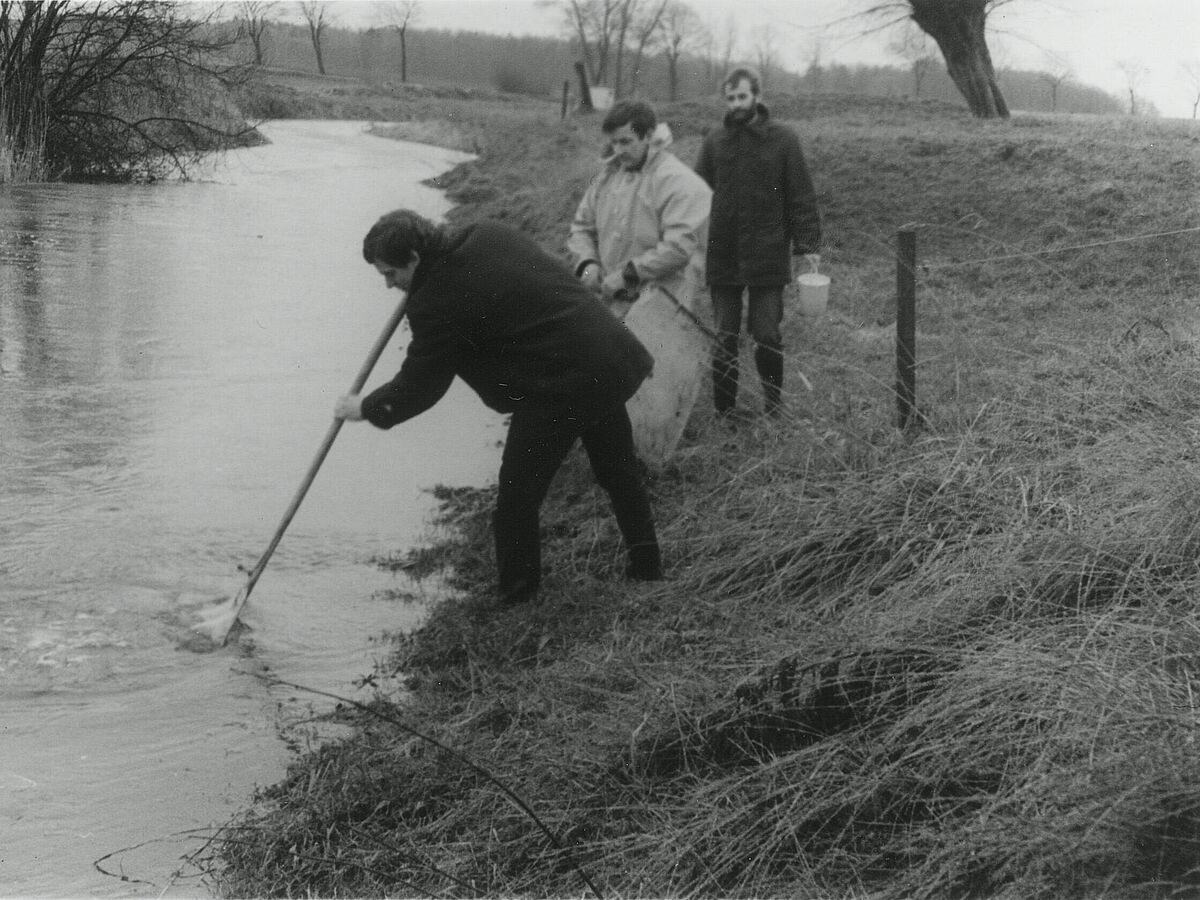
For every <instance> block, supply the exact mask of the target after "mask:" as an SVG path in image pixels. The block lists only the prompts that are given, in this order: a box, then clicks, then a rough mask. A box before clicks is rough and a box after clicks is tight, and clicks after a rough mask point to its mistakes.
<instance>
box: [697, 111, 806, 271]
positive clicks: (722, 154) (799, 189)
mask: <svg viewBox="0 0 1200 900" xmlns="http://www.w3.org/2000/svg"><path fill="white" fill-rule="evenodd" d="M757 110H758V115H757V116H756V117H755V119H754V120H753V121H752V122H750V123H749V124H739V123H737V122H735V121H734V120H733V118H732V117H731V116H730V115H726V117H725V122H724V124H723V126H722V127H721V128H717V129H714V130H713V131H712V132H710V133H709V135H708V136H707V137H706V138H705V140H704V143H703V145H702V146H701V148H700V159H699V161H698V162H697V163H696V172H697V173H698V174H699V175H700V177H701V178H703V179H704V180H705V181H707V182H708V185H709V187H711V188H712V189H713V203H712V216H711V218H710V219H709V226H708V258H707V268H708V272H707V279H708V283H709V284H730V285H733V284H744V285H754V286H758V287H770V286H777V285H784V284H787V283H788V282H790V281H791V280H792V267H791V257H792V255H793V254H795V255H800V254H804V253H817V252H819V248H820V244H821V219H820V215H819V213H818V210H817V200H816V195H815V193H814V191H813V186H812V179H811V178H810V177H809V174H808V165H807V164H806V163H805V161H804V154H803V152H801V150H800V140H799V138H797V137H796V134H795V132H793V131H792V130H791V129H790V128H786V127H784V126H783V125H779V124H777V123H775V122H772V121H771V119H770V114H769V113H768V112H767V108H766V107H765V106H763V105H762V104H761V103H760V104H758V106H757Z"/></svg>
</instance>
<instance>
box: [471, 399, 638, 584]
mask: <svg viewBox="0 0 1200 900" xmlns="http://www.w3.org/2000/svg"><path fill="white" fill-rule="evenodd" d="M577 440H582V441H583V447H584V450H585V451H587V455H588V459H589V461H590V462H591V465H592V471H593V472H594V473H595V475H596V481H597V483H599V485H600V486H601V487H602V488H604V490H605V491H606V492H607V493H608V496H609V499H610V500H611V502H612V506H613V512H614V514H615V515H616V519H617V525H618V527H619V528H620V529H621V534H622V536H623V537H624V538H625V546H626V547H627V548H628V550H629V570H628V574H629V575H630V576H631V577H633V578H638V579H644V580H652V579H656V578H660V577H661V560H660V555H659V549H658V539H657V537H656V535H655V532H654V521H653V518H652V516H651V511H650V500H649V498H648V496H647V494H646V485H645V481H644V478H643V475H642V466H641V463H640V462H639V461H638V458H637V451H636V450H635V449H634V445H633V428H632V426H631V425H630V423H629V414H628V413H627V412H626V411H625V405H624V404H618V405H617V406H615V407H613V408H611V409H609V410H607V411H605V412H603V413H601V414H591V415H589V414H587V413H583V414H581V413H580V412H578V411H576V410H572V409H570V408H567V407H551V408H544V407H543V408H537V407H534V408H529V409H518V410H517V411H516V412H514V413H513V414H512V421H511V423H510V424H509V427H508V437H507V439H506V440H505V443H504V455H503V457H502V458H501V461H500V485H499V494H498V497H497V500H496V512H495V515H494V516H493V519H492V524H493V533H494V535H495V542H496V563H497V568H498V569H499V575H500V597H501V600H503V601H504V602H509V603H519V602H523V601H526V600H533V599H535V598H536V596H537V590H538V585H539V584H540V582H541V571H542V560H541V542H540V534H539V531H540V527H539V511H540V510H541V506H542V501H543V500H545V498H546V493H547V492H548V491H549V489H550V482H551V481H552V480H553V478H554V475H555V473H556V472H557V471H558V469H559V467H560V466H561V465H562V463H563V460H565V459H566V457H567V453H569V452H570V450H571V448H572V447H573V446H574V445H575V442H576V441H577Z"/></svg>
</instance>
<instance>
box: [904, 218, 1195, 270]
mask: <svg viewBox="0 0 1200 900" xmlns="http://www.w3.org/2000/svg"><path fill="white" fill-rule="evenodd" d="M1194 232H1200V226H1198V227H1196V228H1181V229H1179V230H1178V231H1159V232H1155V233H1153V234H1135V235H1130V236H1129V237H1120V238H1113V239H1112V240H1107V241H1093V242H1091V243H1088V244H1075V245H1074V246H1071V247H1055V248H1053V249H1050V250H1029V251H1026V252H1023V253H1006V254H1004V255H1002V256H984V257H979V258H978V259H965V260H961V261H958V262H931V263H920V264H919V265H918V268H919V269H922V270H925V271H928V270H931V269H952V268H955V267H957V266H973V265H978V264H980V263H989V262H1001V261H1003V260H1009V259H1028V258H1029V257H1032V256H1049V255H1051V254H1054V253H1069V252H1070V251H1073V250H1090V249H1093V248H1095V247H1107V246H1109V245H1111V244H1128V243H1132V242H1133V241H1147V240H1151V239H1153V238H1162V237H1174V236H1176V235H1180V234H1192V233H1194Z"/></svg>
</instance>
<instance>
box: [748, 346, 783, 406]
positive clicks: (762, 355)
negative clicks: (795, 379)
mask: <svg viewBox="0 0 1200 900" xmlns="http://www.w3.org/2000/svg"><path fill="white" fill-rule="evenodd" d="M754 365H755V366H756V367H757V368H758V377H759V380H760V381H761V382H762V391H763V407H764V410H765V411H766V414H767V415H768V416H770V417H771V418H778V417H779V414H780V413H781V412H782V410H783V399H782V395H783V348H781V347H770V346H766V345H763V344H759V345H758V346H757V347H755V348H754Z"/></svg>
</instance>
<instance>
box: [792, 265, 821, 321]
mask: <svg viewBox="0 0 1200 900" xmlns="http://www.w3.org/2000/svg"><path fill="white" fill-rule="evenodd" d="M796 284H797V285H799V287H800V314H801V315H805V316H819V315H821V314H822V313H824V312H825V309H826V308H827V307H828V306H829V276H828V275H822V274H821V273H820V272H805V273H804V274H803V275H800V276H799V277H797V278H796Z"/></svg>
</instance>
